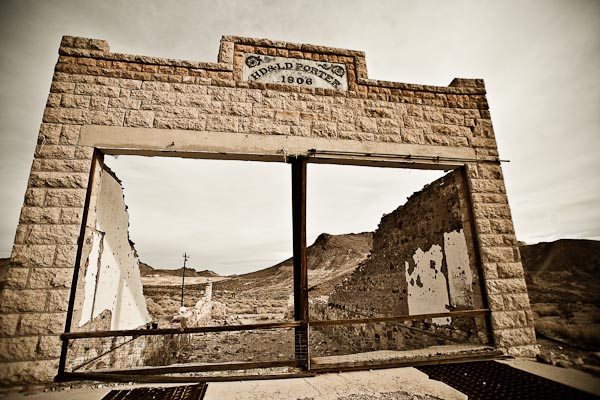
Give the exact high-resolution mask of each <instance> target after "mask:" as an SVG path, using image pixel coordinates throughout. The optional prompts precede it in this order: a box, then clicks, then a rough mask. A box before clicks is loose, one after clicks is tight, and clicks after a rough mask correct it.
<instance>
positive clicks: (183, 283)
mask: <svg viewBox="0 0 600 400" xmlns="http://www.w3.org/2000/svg"><path fill="white" fill-rule="evenodd" d="M189 258H190V256H188V254H187V253H183V272H182V273H181V307H183V287H184V286H185V263H186V262H187V260H188V259H189Z"/></svg>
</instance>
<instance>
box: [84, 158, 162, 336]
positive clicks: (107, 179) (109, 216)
mask: <svg viewBox="0 0 600 400" xmlns="http://www.w3.org/2000/svg"><path fill="white" fill-rule="evenodd" d="M94 181H95V182H98V184H97V185H95V188H94V196H93V200H92V201H91V202H90V207H89V209H90V211H89V213H88V223H87V227H86V228H87V229H86V241H85V244H84V250H83V256H82V260H84V261H83V262H82V263H81V270H80V273H79V282H78V289H79V290H78V291H77V298H76V303H75V309H74V329H75V330H87V329H86V328H85V325H86V324H87V323H89V322H90V321H91V320H93V319H94V318H96V317H98V316H99V315H100V314H101V313H102V312H104V311H108V312H110V314H111V321H110V324H109V326H108V329H111V330H123V329H135V328H139V327H140V326H143V325H145V324H146V323H147V322H150V320H151V318H150V314H149V313H148V309H147V308H146V299H145V298H144V293H143V287H142V279H141V276H140V268H139V259H138V256H137V253H136V251H135V248H134V247H133V243H132V242H131V241H130V240H129V232H128V228H129V215H128V213H127V206H126V205H125V200H124V196H123V188H122V186H121V182H120V181H119V180H118V179H117V178H116V177H115V176H114V175H113V173H112V172H111V171H110V170H109V169H108V167H106V166H105V165H103V164H102V165H101V166H100V168H98V169H97V176H96V177H95V179H94Z"/></svg>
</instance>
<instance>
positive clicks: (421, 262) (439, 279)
mask: <svg viewBox="0 0 600 400" xmlns="http://www.w3.org/2000/svg"><path fill="white" fill-rule="evenodd" d="M443 258H444V254H443V253H442V248H441V247H440V246H438V245H437V244H434V245H433V246H431V248H430V249H429V250H428V251H426V252H424V251H423V250H421V249H417V251H415V254H414V255H413V260H414V267H413V268H411V267H410V264H409V263H408V261H405V263H404V265H405V269H406V271H405V272H406V281H407V282H408V285H407V286H406V290H407V298H406V299H407V302H408V313H409V314H430V313H439V312H447V311H448V305H449V302H448V288H447V281H446V277H445V276H444V274H443V273H442V259H443ZM433 323H434V324H439V325H448V324H449V323H450V318H434V319H433Z"/></svg>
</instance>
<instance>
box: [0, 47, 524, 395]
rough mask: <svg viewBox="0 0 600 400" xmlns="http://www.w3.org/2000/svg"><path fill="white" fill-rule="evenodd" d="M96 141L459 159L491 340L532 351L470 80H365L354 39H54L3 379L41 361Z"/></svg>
mask: <svg viewBox="0 0 600 400" xmlns="http://www.w3.org/2000/svg"><path fill="white" fill-rule="evenodd" d="M261 63H262V64H261ZM287 63H290V64H291V67H289V66H288V65H287ZM298 65H300V66H298ZM315 65H317V66H318V67H317V66H315ZM263 67H264V69H265V72H264V73H263V72H261V71H260V69H261V68H263ZM269 67H271V68H269ZM257 71H258V72H257ZM309 82H310V83H309ZM336 82H337V83H336ZM102 153H110V154H142V155H171V156H181V157H197V158H201V157H203V158H234V159H248V160H264V161H279V162H284V161H286V160H287V158H288V157H290V156H303V157H308V160H309V162H328V163H342V164H362V165H384V166H398V167H410V168H439V169H453V168H458V167H461V168H464V171H465V177H466V186H467V193H468V199H469V202H470V207H471V211H472V216H473V227H474V231H473V236H474V239H475V243H476V247H477V253H478V260H477V261H478V264H479V268H480V273H481V274H482V278H483V282H484V283H485V287H484V292H483V293H484V300H483V301H484V302H485V303H487V305H488V307H489V309H490V310H491V324H492V331H493V337H494V340H495V345H496V346H497V347H498V348H500V349H503V350H505V351H506V352H507V353H510V354H532V353H533V352H535V349H536V348H535V335H534V330H533V319H532V314H531V311H530V307H529V300H528V296H527V288H526V286H525V281H524V278H523V269H522V266H521V262H520V256H519V251H518V248H517V241H516V238H515V234H514V228H513V223H512V219H511V213H510V209H509V206H508V200H507V196H506V192H505V188H504V182H503V176H502V169H501V166H500V162H499V158H498V152H497V148H496V141H495V138H494V131H493V127H492V122H491V118H490V112H489V110H488V103H487V100H486V92H485V87H484V84H483V81H482V80H480V79H454V80H453V81H452V83H451V84H450V85H449V86H447V87H438V86H426V85H415V84H404V83H396V82H383V81H376V80H371V79H369V78H368V75H367V69H366V61H365V55H364V53H363V52H359V51H351V50H343V49H334V48H328V47H322V46H313V45H305V44H294V43H286V42H278V41H271V40H264V39H249V38H241V37H223V38H222V40H221V46H220V51H219V56H218V62H217V63H205V62H191V61H180V60H172V59H159V58H153V57H145V56H134V55H127V54H117V53H111V52H110V50H109V47H108V43H107V42H105V41H103V40H94V39H86V38H78V37H70V36H65V37H64V38H63V40H62V42H61V44H60V48H59V59H58V62H57V64H56V67H55V72H54V76H53V80H52V84H51V87H50V94H49V95H48V101H47V104H46V109H45V111H44V116H43V120H42V124H41V126H40V130H39V137H38V143H37V147H36V150H35V154H34V159H33V164H32V168H31V174H30V178H29V183H28V187H27V190H26V193H25V199H24V204H23V208H22V212H21V216H20V220H19V225H18V227H17V232H16V235H15V242H14V246H13V251H12V255H11V265H10V268H9V270H8V273H7V275H6V276H5V278H4V279H3V282H2V291H1V293H0V337H1V338H0V354H1V357H2V358H1V359H0V363H1V364H2V368H1V371H2V372H0V382H2V383H3V384H15V383H22V382H46V381H50V380H51V379H52V378H53V377H54V375H55V374H56V372H57V366H58V359H59V355H60V351H61V341H60V338H59V335H60V333H62V332H64V331H65V329H66V327H70V326H71V322H70V321H67V311H68V309H69V304H70V303H73V302H74V300H73V299H71V300H70V288H71V286H72V284H73V281H74V272H75V266H76V265H79V260H78V257H81V249H80V247H81V244H82V236H83V230H82V224H84V221H83V219H84V218H85V215H86V204H87V203H88V202H89V197H90V195H91V194H90V193H91V191H89V190H88V186H89V183H90V182H89V180H90V171H91V169H92V165H93V164H94V162H95V161H94V160H95V157H97V156H98V155H99V154H100V155H101V154H102Z"/></svg>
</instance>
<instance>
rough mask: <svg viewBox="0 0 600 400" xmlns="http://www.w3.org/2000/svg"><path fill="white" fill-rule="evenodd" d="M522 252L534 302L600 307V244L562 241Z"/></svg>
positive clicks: (522, 246) (535, 245)
mask: <svg viewBox="0 0 600 400" xmlns="http://www.w3.org/2000/svg"><path fill="white" fill-rule="evenodd" d="M519 249H520V251H521V257H522V260H523V268H524V270H525V276H526V280H527V286H528V288H529V296H530V297H531V301H532V303H542V302H555V301H562V302H566V301H568V302H577V301H580V302H583V303H588V304H596V305H600V276H599V273H600V241H595V240H582V239H561V240H557V241H554V242H548V243H546V242H542V243H537V244H533V245H521V246H520V247H519Z"/></svg>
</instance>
